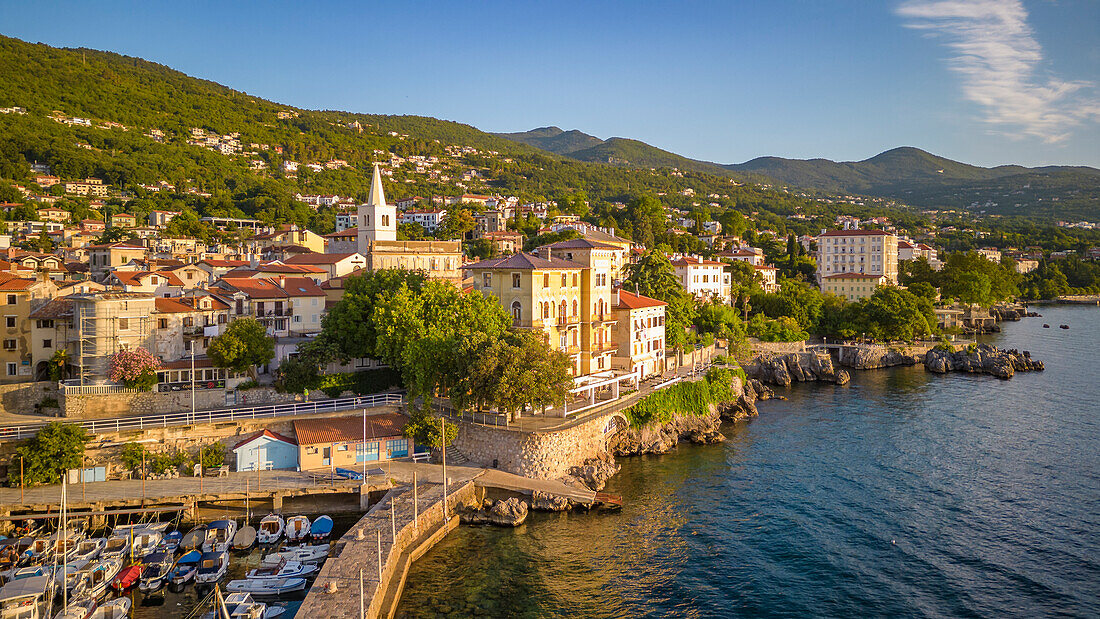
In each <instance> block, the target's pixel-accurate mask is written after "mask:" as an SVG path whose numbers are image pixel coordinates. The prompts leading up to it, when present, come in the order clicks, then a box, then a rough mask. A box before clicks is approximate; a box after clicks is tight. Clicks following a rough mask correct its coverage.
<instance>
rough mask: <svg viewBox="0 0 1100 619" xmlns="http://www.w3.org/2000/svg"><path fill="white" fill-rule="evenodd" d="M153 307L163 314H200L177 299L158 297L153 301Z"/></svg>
mask: <svg viewBox="0 0 1100 619" xmlns="http://www.w3.org/2000/svg"><path fill="white" fill-rule="evenodd" d="M153 305H154V307H156V308H157V311H158V312H160V313H162V314H180V313H184V312H188V313H189V312H198V311H202V310H197V309H195V308H193V307H191V306H190V305H188V304H186V303H181V302H180V301H178V300H176V299H169V298H165V297H157V298H156V299H153Z"/></svg>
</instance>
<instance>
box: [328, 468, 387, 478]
mask: <svg viewBox="0 0 1100 619" xmlns="http://www.w3.org/2000/svg"><path fill="white" fill-rule="evenodd" d="M385 474H386V471H384V470H382V469H367V477H373V476H375V475H385ZM336 476H337V477H340V478H343V479H359V480H361V479H363V472H362V471H353V470H351V469H342V468H339V467H338V468H337V469H336Z"/></svg>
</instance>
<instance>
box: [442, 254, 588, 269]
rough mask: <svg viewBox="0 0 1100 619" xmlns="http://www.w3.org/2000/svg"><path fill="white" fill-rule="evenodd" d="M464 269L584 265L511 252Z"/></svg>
mask: <svg viewBox="0 0 1100 619" xmlns="http://www.w3.org/2000/svg"><path fill="white" fill-rule="evenodd" d="M462 268H464V269H514V270H517V271H518V270H528V271H532V270H539V271H542V270H549V269H583V268H584V265H581V264H578V263H576V262H572V261H570V260H563V259H561V258H551V259H550V260H547V259H545V258H541V257H539V256H535V255H533V254H524V253H519V254H512V255H511V256H507V257H505V258H493V259H491V260H482V261H481V262H475V263H474V264H470V265H467V266H464V267H462Z"/></svg>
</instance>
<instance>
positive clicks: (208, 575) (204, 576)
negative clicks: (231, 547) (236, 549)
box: [195, 551, 229, 584]
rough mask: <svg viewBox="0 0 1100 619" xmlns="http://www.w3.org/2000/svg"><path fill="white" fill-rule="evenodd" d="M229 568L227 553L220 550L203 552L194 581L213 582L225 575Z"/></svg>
mask: <svg viewBox="0 0 1100 619" xmlns="http://www.w3.org/2000/svg"><path fill="white" fill-rule="evenodd" d="M228 569H229V554H228V553H226V552H225V551H221V552H204V553H202V558H201V560H200V561H199V571H198V573H196V574H195V582H196V583H204V584H209V583H215V582H218V581H219V580H221V579H222V578H223V577H225V572H226V571H227V570H228Z"/></svg>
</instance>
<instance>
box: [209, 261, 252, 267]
mask: <svg viewBox="0 0 1100 619" xmlns="http://www.w3.org/2000/svg"><path fill="white" fill-rule="evenodd" d="M198 264H205V265H207V266H212V267H215V268H234V267H244V266H248V264H249V262H248V261H247V260H200V261H199V262H198Z"/></svg>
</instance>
